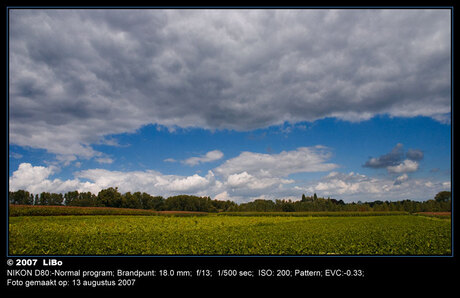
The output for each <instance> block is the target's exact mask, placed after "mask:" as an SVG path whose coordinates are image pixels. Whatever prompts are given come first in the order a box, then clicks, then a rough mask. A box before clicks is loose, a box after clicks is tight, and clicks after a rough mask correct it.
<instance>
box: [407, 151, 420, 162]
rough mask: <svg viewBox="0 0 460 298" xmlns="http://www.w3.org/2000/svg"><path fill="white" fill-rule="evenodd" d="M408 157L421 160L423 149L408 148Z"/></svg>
mask: <svg viewBox="0 0 460 298" xmlns="http://www.w3.org/2000/svg"><path fill="white" fill-rule="evenodd" d="M406 157H407V158H408V159H410V160H415V161H419V160H422V159H423V151H421V150H418V149H409V150H407V153H406Z"/></svg>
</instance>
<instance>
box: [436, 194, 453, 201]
mask: <svg viewBox="0 0 460 298" xmlns="http://www.w3.org/2000/svg"><path fill="white" fill-rule="evenodd" d="M451 198H452V194H451V192H450V191H440V192H438V193H437V194H436V196H435V197H434V200H435V201H436V202H438V203H440V202H448V201H449V200H451Z"/></svg>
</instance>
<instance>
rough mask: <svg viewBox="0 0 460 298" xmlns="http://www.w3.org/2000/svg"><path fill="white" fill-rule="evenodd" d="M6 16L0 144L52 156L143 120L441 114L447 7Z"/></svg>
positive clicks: (446, 81)
mask: <svg viewBox="0 0 460 298" xmlns="http://www.w3.org/2000/svg"><path fill="white" fill-rule="evenodd" d="M9 12H10V15H9V22H10V23H9V63H10V64H9V72H10V73H9V75H10V77H9V82H10V85H9V92H10V93H9V107H10V118H9V120H10V123H9V133H10V135H9V139H10V142H11V143H13V144H16V145H20V146H30V147H34V148H42V149H46V150H47V151H48V152H50V153H53V154H56V155H57V157H58V159H59V160H62V161H69V160H70V161H71V160H75V159H76V158H93V157H99V158H103V156H101V153H100V152H97V151H96V150H95V149H93V148H92V146H91V145H92V144H96V143H100V142H103V141H104V137H105V136H107V135H111V134H119V133H125V132H134V131H135V130H136V129H138V128H140V127H142V126H143V125H147V124H150V123H157V124H161V125H165V126H169V127H175V126H178V127H202V128H206V129H235V130H242V131H247V130H252V129H256V128H263V127H268V126H270V125H276V124H280V123H283V122H285V121H288V122H296V121H314V120H316V119H321V118H325V117H337V118H340V119H345V120H349V121H359V120H364V119H369V118H371V117H373V116H374V115H378V114H389V115H391V116H403V117H414V116H427V117H432V118H434V119H437V120H439V121H447V120H448V118H449V117H448V115H449V113H450V112H451V107H450V87H451V79H450V69H451V68H450V64H451V53H450V51H451V29H450V21H451V20H450V17H451V16H450V10H442V9H435V10H421V9H416V10H410V9H404V10H393V9H390V10H385V9H384V10H380V9H375V10H362V9H360V10H350V9H347V10H325V9H321V10H314V9H311V10H286V9H283V10H136V9H129V10H118V9H110V10H93V9H91V10H46V9H44V10H35V9H34V10H28V9H17V10H16V9H12V10H9ZM106 161H107V162H108V160H106ZM195 161H197V160H195ZM103 162H104V161H103ZM192 162H194V161H192ZM248 174H251V175H252V173H250V172H248Z"/></svg>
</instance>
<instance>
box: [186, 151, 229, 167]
mask: <svg viewBox="0 0 460 298" xmlns="http://www.w3.org/2000/svg"><path fill="white" fill-rule="evenodd" d="M223 156H224V154H223V153H222V151H220V150H213V151H209V152H208V153H206V154H205V155H202V156H198V157H190V158H187V159H186V160H184V161H183V163H185V164H186V165H189V166H196V165H198V164H200V163H204V162H212V161H216V160H219V159H221V158H222V157H223Z"/></svg>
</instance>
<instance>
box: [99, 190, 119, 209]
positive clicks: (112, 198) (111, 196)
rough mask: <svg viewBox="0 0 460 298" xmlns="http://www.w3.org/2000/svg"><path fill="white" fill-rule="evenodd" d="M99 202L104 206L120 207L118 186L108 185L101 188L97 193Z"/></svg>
mask: <svg viewBox="0 0 460 298" xmlns="http://www.w3.org/2000/svg"><path fill="white" fill-rule="evenodd" d="M97 196H98V199H99V202H100V203H101V204H102V205H103V206H105V207H117V208H119V207H121V203H122V200H121V194H120V193H119V192H118V187H115V188H113V187H109V188H107V189H103V190H101V191H100V192H99V193H98V194H97Z"/></svg>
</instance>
